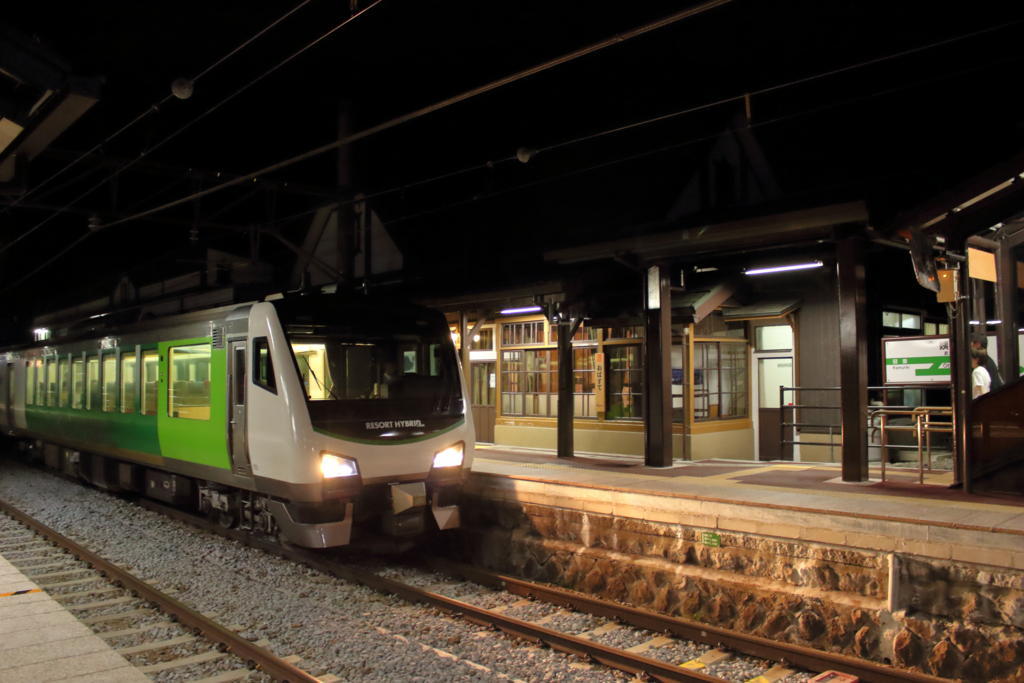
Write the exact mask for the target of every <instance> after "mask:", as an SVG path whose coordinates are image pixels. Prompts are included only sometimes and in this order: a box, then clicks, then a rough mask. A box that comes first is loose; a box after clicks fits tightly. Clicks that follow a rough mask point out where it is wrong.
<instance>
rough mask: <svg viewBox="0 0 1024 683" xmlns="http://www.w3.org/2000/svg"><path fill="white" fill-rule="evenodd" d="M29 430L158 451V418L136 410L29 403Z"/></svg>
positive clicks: (59, 437)
mask: <svg viewBox="0 0 1024 683" xmlns="http://www.w3.org/2000/svg"><path fill="white" fill-rule="evenodd" d="M27 408H28V409H27V411H26V414H27V419H28V428H29V431H31V432H33V433H36V434H41V435H45V436H48V437H52V438H53V439H54V440H56V441H62V442H65V443H76V444H89V446H91V447H93V448H95V449H96V450H97V451H103V450H104V449H121V450H125V451H134V452H137V453H148V454H151V455H160V443H159V441H158V439H157V426H156V424H157V419H156V416H153V415H139V414H138V413H115V412H108V413H105V412H101V411H99V410H72V409H71V408H57V407H44V406H28V407H27Z"/></svg>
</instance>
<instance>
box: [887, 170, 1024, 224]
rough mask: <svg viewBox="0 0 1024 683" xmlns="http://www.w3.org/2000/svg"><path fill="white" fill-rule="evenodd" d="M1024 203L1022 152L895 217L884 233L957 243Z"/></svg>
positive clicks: (1015, 212) (1009, 213)
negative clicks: (909, 233)
mask: <svg viewBox="0 0 1024 683" xmlns="http://www.w3.org/2000/svg"><path fill="white" fill-rule="evenodd" d="M1022 203H1024V151H1022V152H1018V153H1017V154H1016V155H1014V156H1013V157H1011V158H1010V159H1007V160H1006V161H1004V162H1002V163H1000V164H996V165H995V166H992V167H990V168H988V169H986V170H985V171H983V172H982V173H979V174H977V175H975V176H973V177H972V178H969V179H968V180H965V181H964V182H962V183H960V184H959V185H958V186H956V187H954V188H952V189H950V190H947V191H946V192H943V193H941V194H939V195H936V196H935V197H933V198H932V199H930V200H928V201H926V202H923V203H922V204H920V205H918V206H916V207H914V208H913V209H911V210H909V211H906V212H904V213H903V214H901V215H899V216H897V217H896V219H895V220H894V221H893V222H892V224H891V225H890V226H888V230H887V232H889V233H901V232H902V233H905V232H907V231H914V230H919V231H922V232H923V233H925V234H930V235H941V236H942V237H944V238H945V239H946V240H947V243H952V244H959V243H961V242H963V241H964V240H965V239H967V237H969V236H970V235H972V234H974V233H976V232H978V231H980V230H983V229H984V228H987V227H989V226H991V225H993V224H995V223H998V222H1003V221H1005V220H1007V219H1008V218H1010V217H1011V216H1013V215H1015V214H1017V213H1018V212H1019V211H1020V207H1021V205H1022Z"/></svg>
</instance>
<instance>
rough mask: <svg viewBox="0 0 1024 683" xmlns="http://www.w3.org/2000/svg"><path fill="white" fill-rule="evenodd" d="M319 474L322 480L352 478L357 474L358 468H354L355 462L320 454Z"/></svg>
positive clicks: (337, 456)
mask: <svg viewBox="0 0 1024 683" xmlns="http://www.w3.org/2000/svg"><path fill="white" fill-rule="evenodd" d="M320 473H321V474H323V475H324V479H334V478H336V477H354V476H355V475H357V474H359V467H357V466H356V461H355V460H349V459H348V458H343V457H341V456H340V455H334V454H333V453H321V454H320Z"/></svg>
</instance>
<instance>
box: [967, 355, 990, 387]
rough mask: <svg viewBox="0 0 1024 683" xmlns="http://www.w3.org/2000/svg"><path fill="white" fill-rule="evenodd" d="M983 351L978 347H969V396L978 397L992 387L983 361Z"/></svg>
mask: <svg viewBox="0 0 1024 683" xmlns="http://www.w3.org/2000/svg"><path fill="white" fill-rule="evenodd" d="M984 362H985V352H984V351H979V350H978V349H971V367H972V368H974V370H972V371H971V397H972V398H978V397H979V396H982V395H984V394H987V393H988V392H989V389H991V388H992V377H991V376H990V375H989V374H988V370H986V369H985V366H984V365H983V363H984Z"/></svg>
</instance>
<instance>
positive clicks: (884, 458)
mask: <svg viewBox="0 0 1024 683" xmlns="http://www.w3.org/2000/svg"><path fill="white" fill-rule="evenodd" d="M921 388H922V387H921V386H920V385H890V386H881V387H868V390H869V391H878V390H883V391H885V392H886V393H888V391H896V390H906V389H921ZM839 390H840V387H786V386H780V387H779V434H780V439H779V441H780V446H781V448H782V449H783V451H782V452H783V453H785V447H786V446H787V445H789V446H790V447H792V446H794V445H796V444H804V445H807V446H828V447H829V449H830V455H831V451H832V449H834V448H835V446H836V445H840V446H841V445H842V425H836V424H832V423H824V422H821V423H816V422H804V421H799V422H798V421H797V420H796V411H797V410H841V409H842V408H841V406H833V405H824V406H823V405H810V404H806V403H787V402H786V393H787V392H790V393H791V394H793V398H795V397H796V396H797V395H799V392H809V391H818V392H822V391H829V392H834V391H839ZM787 410H789V411H791V412H790V415H792V417H791V418H790V421H787V420H786V411H787ZM867 414H868V424H867V425H865V428H867V429H869V430H872V431H874V430H876V429H877V430H878V432H879V436H880V444H879V447H880V449H881V457H880V464H881V476H882V481H885V480H886V465H888V464H890V463H889V451H890V450H916V451H917V470H918V483H920V484H923V483H924V473H925V469H926V467H927V470H928V471H933V469H934V468H933V463H932V435H933V434H952V433H953V431H954V424H953V423H954V422H955V416H954V413H953V409H952V407H950V406H868V411H867ZM894 417H906V418H909V419H910V422H911V424H907V425H898V424H897V425H894V424H889V420H890V419H891V418H894ZM876 421H877V422H878V425H877V426H875V425H876ZM787 427H788V428H789V429H790V432H791V436H792V438H790V439H787V438H786V428H787ZM800 427H803V428H807V427H818V428H821V429H827V430H828V432H827V433H828V436H829V441H827V442H823V441H806V440H802V439H801V440H797V435H796V429H797V428H800ZM837 428H838V430H839V432H838V433H839V437H840V438H839V443H838V444H837V443H836V442H835V440H834V439H833V436H834V434H835V433H836V432H835V430H836V429H837ZM889 432H913V433H914V435H915V441H916V444H915V445H903V444H891V445H890V444H889V438H888V436H889ZM926 463H927V465H926Z"/></svg>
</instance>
